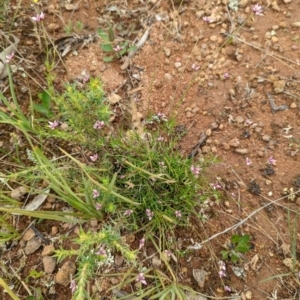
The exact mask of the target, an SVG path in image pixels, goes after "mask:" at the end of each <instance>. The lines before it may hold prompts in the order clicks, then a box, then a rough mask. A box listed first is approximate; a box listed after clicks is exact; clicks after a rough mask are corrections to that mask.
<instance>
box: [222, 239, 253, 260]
mask: <svg viewBox="0 0 300 300" xmlns="http://www.w3.org/2000/svg"><path fill="white" fill-rule="evenodd" d="M225 248H226V250H222V251H221V254H222V257H223V259H224V260H229V259H230V260H231V261H232V262H233V263H237V262H238V261H239V260H240V259H241V254H242V253H247V252H249V251H250V248H251V243H250V235H249V234H245V235H241V236H240V235H237V234H234V235H233V236H232V237H231V242H230V244H229V245H228V244H227V245H225Z"/></svg>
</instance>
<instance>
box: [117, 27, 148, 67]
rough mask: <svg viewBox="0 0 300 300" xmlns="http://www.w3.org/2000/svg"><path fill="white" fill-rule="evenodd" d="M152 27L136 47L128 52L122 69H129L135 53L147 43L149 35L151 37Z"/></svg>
mask: <svg viewBox="0 0 300 300" xmlns="http://www.w3.org/2000/svg"><path fill="white" fill-rule="evenodd" d="M150 30H151V27H149V28H148V29H147V30H146V31H145V32H144V34H143V35H142V37H141V38H140V40H139V41H138V42H137V44H136V45H135V46H136V49H134V50H132V51H130V52H129V53H128V56H127V57H126V58H125V62H124V63H123V65H122V66H121V70H125V69H127V67H128V66H129V63H130V59H132V58H133V57H134V55H135V53H136V52H137V51H138V50H139V49H140V48H141V47H142V46H143V45H144V44H145V43H146V41H147V39H148V37H149V33H150Z"/></svg>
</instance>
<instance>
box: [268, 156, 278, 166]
mask: <svg viewBox="0 0 300 300" xmlns="http://www.w3.org/2000/svg"><path fill="white" fill-rule="evenodd" d="M268 164H269V165H273V166H276V159H274V158H273V156H271V157H269V158H268Z"/></svg>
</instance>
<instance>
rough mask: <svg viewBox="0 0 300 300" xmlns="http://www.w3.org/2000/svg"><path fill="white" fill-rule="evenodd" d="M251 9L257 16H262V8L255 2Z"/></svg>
mask: <svg viewBox="0 0 300 300" xmlns="http://www.w3.org/2000/svg"><path fill="white" fill-rule="evenodd" d="M252 11H253V12H254V13H255V14H256V15H257V16H263V14H262V11H263V8H262V7H261V6H260V5H258V3H257V4H255V5H254V6H252Z"/></svg>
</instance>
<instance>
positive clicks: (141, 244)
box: [139, 238, 145, 250]
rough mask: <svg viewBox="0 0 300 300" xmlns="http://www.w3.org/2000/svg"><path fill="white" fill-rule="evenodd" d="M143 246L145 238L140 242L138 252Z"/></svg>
mask: <svg viewBox="0 0 300 300" xmlns="http://www.w3.org/2000/svg"><path fill="white" fill-rule="evenodd" d="M144 246H145V238H142V239H141V240H140V245H139V250H141V249H142V248H143V247H144Z"/></svg>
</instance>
